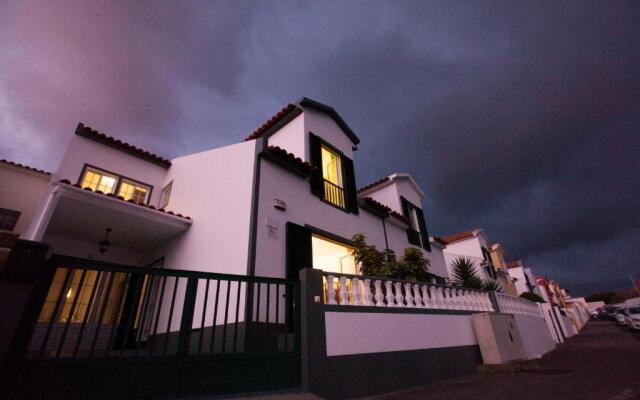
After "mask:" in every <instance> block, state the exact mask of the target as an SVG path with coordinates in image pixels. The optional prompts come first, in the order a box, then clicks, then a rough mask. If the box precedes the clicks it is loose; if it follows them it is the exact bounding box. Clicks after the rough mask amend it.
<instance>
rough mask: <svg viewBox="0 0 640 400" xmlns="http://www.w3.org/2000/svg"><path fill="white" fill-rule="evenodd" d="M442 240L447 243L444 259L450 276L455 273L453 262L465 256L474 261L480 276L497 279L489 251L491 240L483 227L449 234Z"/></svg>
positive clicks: (486, 278) (484, 278) (485, 278)
mask: <svg viewBox="0 0 640 400" xmlns="http://www.w3.org/2000/svg"><path fill="white" fill-rule="evenodd" d="M442 240H443V241H444V242H445V243H446V247H445V248H444V259H445V262H446V265H447V269H448V273H449V276H450V277H451V276H452V274H453V266H452V264H453V262H454V261H455V260H456V259H458V258H461V257H464V258H468V259H470V260H471V261H472V262H473V264H474V266H475V268H476V273H477V274H478V276H479V277H480V278H482V279H483V280H485V281H486V280H496V279H497V277H498V275H497V272H496V269H495V267H494V266H493V263H492V261H491V253H490V252H489V245H488V243H489V240H488V238H487V235H486V234H485V233H484V231H483V230H482V229H474V230H471V231H467V232H462V233H458V234H455V235H451V236H447V237H444V238H442Z"/></svg>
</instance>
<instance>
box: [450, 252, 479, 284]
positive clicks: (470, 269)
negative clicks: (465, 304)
mask: <svg viewBox="0 0 640 400" xmlns="http://www.w3.org/2000/svg"><path fill="white" fill-rule="evenodd" d="M451 266H452V267H453V276H452V280H453V282H454V283H457V284H458V285H460V286H462V287H466V288H469V289H482V288H483V282H482V279H480V277H479V276H478V274H477V273H476V267H475V265H474V263H473V261H471V259H469V258H466V257H458V258H456V259H455V260H453V262H452V263H451Z"/></svg>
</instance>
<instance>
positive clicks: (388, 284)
mask: <svg viewBox="0 0 640 400" xmlns="http://www.w3.org/2000/svg"><path fill="white" fill-rule="evenodd" d="M391 285H392V282H391V281H385V282H384V288H385V289H386V291H387V296H386V300H387V307H394V306H395V305H396V304H395V297H393V289H391Z"/></svg>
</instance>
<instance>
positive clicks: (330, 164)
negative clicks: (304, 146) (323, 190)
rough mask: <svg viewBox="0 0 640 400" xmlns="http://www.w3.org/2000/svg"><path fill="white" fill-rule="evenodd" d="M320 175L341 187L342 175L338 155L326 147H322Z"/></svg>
mask: <svg viewBox="0 0 640 400" xmlns="http://www.w3.org/2000/svg"><path fill="white" fill-rule="evenodd" d="M322 177H323V178H324V179H325V180H327V181H329V182H331V183H333V184H334V185H337V186H340V187H342V176H341V173H340V156H338V155H337V154H336V153H334V152H332V151H331V150H329V149H327V148H326V147H324V146H323V147H322Z"/></svg>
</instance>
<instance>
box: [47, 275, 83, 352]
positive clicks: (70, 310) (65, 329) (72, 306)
mask: <svg viewBox="0 0 640 400" xmlns="http://www.w3.org/2000/svg"><path fill="white" fill-rule="evenodd" d="M77 271H78V270H75V271H74V273H73V275H74V277H75V274H76V272H77ZM86 275H87V270H86V269H83V270H82V274H80V281H79V282H78V289H77V290H76V294H75V295H74V296H73V301H72V302H71V308H70V309H69V315H68V316H67V320H66V321H65V324H64V330H63V331H62V336H61V337H60V343H58V350H57V351H56V355H55V357H54V358H58V357H60V353H61V352H62V347H63V346H64V341H65V339H66V338H67V332H68V331H69V324H70V323H71V319H72V318H73V313H74V312H75V311H76V305H77V304H78V299H79V298H80V292H82V285H84V278H85V276H86ZM71 289H73V279H71V288H69V290H71ZM63 311H64V310H63Z"/></svg>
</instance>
